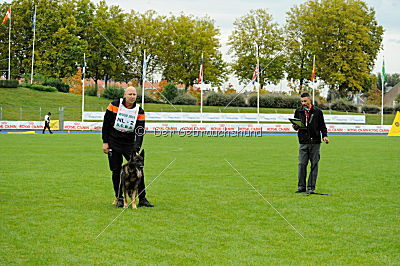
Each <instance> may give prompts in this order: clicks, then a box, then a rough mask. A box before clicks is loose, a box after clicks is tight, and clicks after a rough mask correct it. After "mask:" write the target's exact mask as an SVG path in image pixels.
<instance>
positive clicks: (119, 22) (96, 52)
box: [87, 0, 128, 86]
mask: <svg viewBox="0 0 400 266" xmlns="http://www.w3.org/2000/svg"><path fill="white" fill-rule="evenodd" d="M125 18H126V14H125V13H123V12H122V10H121V8H119V7H118V6H110V7H108V6H107V5H106V2H105V1H104V0H103V1H100V2H99V3H98V4H97V5H96V12H95V15H94V18H93V23H92V25H91V26H89V28H88V31H90V32H89V34H88V38H89V39H88V53H89V56H88V60H87V64H88V67H89V69H90V76H91V77H92V78H93V79H94V80H95V83H96V86H97V81H98V80H99V79H103V78H104V80H105V83H106V86H107V82H108V80H110V79H112V78H117V77H120V73H124V72H126V71H127V64H128V62H126V60H125V58H124V55H125V54H126V50H125V34H124V33H125V32H124V30H123V29H124V28H123V25H124V23H125Z"/></svg>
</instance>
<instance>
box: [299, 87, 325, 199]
mask: <svg viewBox="0 0 400 266" xmlns="http://www.w3.org/2000/svg"><path fill="white" fill-rule="evenodd" d="M300 97H301V98H300V101H301V106H300V107H299V108H297V109H296V111H295V112H294V118H298V119H300V120H301V122H303V124H304V125H305V127H300V126H298V125H293V129H294V130H296V131H297V136H298V138H299V143H300V147H299V168H298V171H299V172H298V179H299V182H298V189H297V191H296V193H301V192H306V193H309V194H311V193H313V192H314V190H315V185H316V183H317V177H318V162H319V158H320V155H319V151H320V146H321V134H322V140H323V141H324V142H325V143H329V139H328V130H327V129H326V125H325V120H324V114H323V113H322V111H321V109H319V108H318V107H316V106H314V105H313V104H312V103H311V98H310V94H308V93H302V94H301V95H300ZM308 161H310V162H311V172H310V176H309V177H308V183H307V186H306V176H307V165H308Z"/></svg>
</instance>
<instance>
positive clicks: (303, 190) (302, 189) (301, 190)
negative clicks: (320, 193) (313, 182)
mask: <svg viewBox="0 0 400 266" xmlns="http://www.w3.org/2000/svg"><path fill="white" fill-rule="evenodd" d="M303 192H306V190H305V189H304V188H299V189H298V190H296V191H295V192H294V193H303Z"/></svg>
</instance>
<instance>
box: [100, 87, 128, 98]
mask: <svg viewBox="0 0 400 266" xmlns="http://www.w3.org/2000/svg"><path fill="white" fill-rule="evenodd" d="M124 91H125V90H124V88H120V87H112V86H108V87H106V88H105V89H104V94H103V97H104V98H107V99H111V100H115V99H119V98H123V97H124Z"/></svg>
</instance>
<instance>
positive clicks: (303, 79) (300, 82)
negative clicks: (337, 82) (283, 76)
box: [284, 5, 319, 91]
mask: <svg viewBox="0 0 400 266" xmlns="http://www.w3.org/2000/svg"><path fill="white" fill-rule="evenodd" d="M307 8H308V7H307V6H306V5H301V6H295V7H292V8H291V9H290V11H289V12H288V13H287V14H288V17H287V18H286V25H285V31H284V32H285V35H284V36H285V55H286V57H287V60H286V62H285V71H286V73H287V79H288V80H291V81H292V83H294V84H292V85H293V86H294V88H293V89H294V90H295V91H302V90H303V87H304V86H305V85H308V84H309V80H310V78H311V73H312V67H313V54H312V53H313V49H312V47H311V45H310V36H308V35H307V34H306V32H305V29H306V27H307V21H306V19H305V17H307V16H309V14H307V13H309V12H308V9H307ZM318 63H319V62H318Z"/></svg>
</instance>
